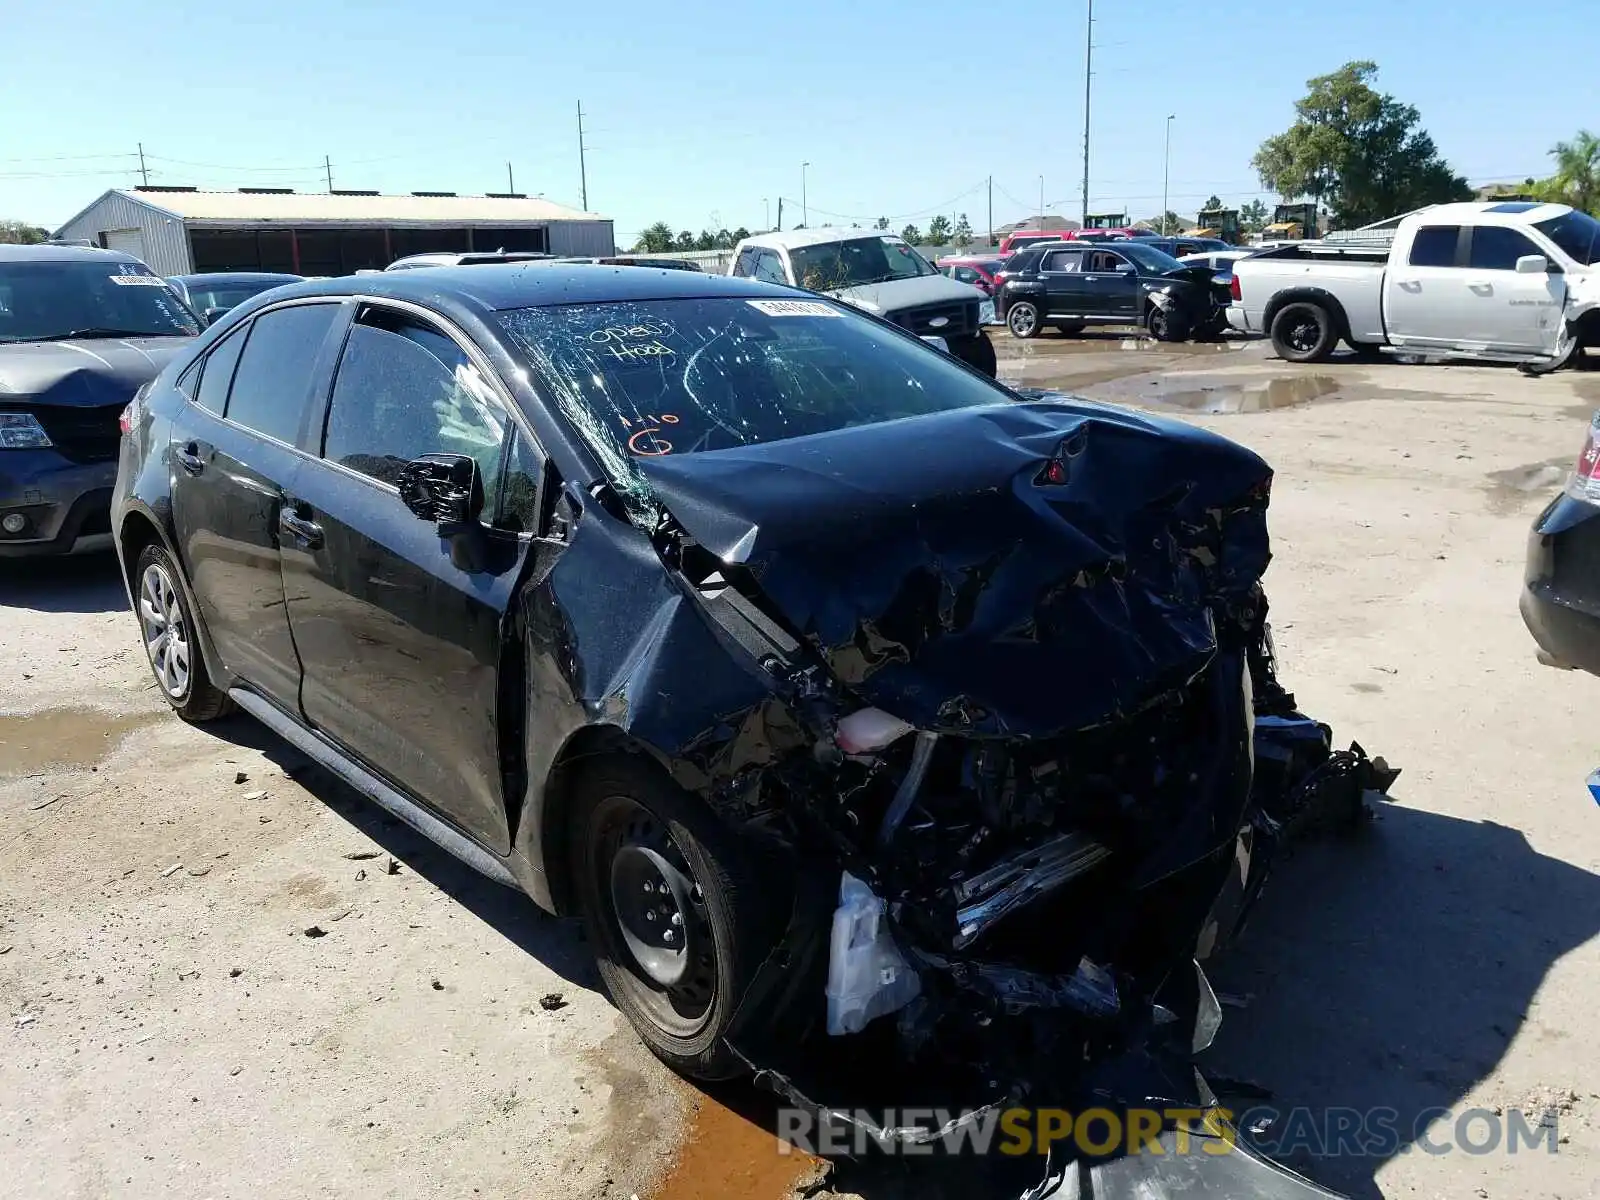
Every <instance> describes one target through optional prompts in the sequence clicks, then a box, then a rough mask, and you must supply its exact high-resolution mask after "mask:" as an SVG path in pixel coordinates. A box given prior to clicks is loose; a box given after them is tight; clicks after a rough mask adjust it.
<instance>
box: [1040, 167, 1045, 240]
mask: <svg viewBox="0 0 1600 1200" xmlns="http://www.w3.org/2000/svg"><path fill="white" fill-rule="evenodd" d="M1039 232H1040V233H1043V232H1044V176H1043V175H1041V176H1039Z"/></svg>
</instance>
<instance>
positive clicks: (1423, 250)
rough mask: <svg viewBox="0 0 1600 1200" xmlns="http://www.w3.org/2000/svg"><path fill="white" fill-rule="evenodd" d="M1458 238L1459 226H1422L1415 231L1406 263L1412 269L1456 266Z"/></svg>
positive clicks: (1459, 234) (1459, 233)
mask: <svg viewBox="0 0 1600 1200" xmlns="http://www.w3.org/2000/svg"><path fill="white" fill-rule="evenodd" d="M1460 237H1461V227H1460V226H1459V225H1424V226H1423V227H1422V228H1421V229H1419V230H1417V236H1416V240H1415V241H1413V242H1412V243H1411V257H1410V258H1409V259H1407V261H1408V262H1409V263H1410V264H1411V265H1412V266H1413V267H1453V266H1455V265H1456V242H1457V241H1458V240H1460Z"/></svg>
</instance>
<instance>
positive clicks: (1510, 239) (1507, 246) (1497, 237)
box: [1455, 225, 1567, 354]
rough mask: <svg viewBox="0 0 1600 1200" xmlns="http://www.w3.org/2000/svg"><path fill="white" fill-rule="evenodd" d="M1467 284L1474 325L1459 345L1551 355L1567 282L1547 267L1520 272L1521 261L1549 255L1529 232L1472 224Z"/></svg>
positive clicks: (1463, 331) (1460, 337) (1459, 335)
mask: <svg viewBox="0 0 1600 1200" xmlns="http://www.w3.org/2000/svg"><path fill="white" fill-rule="evenodd" d="M1469 233H1470V236H1471V242H1470V245H1469V247H1468V250H1467V272H1466V273H1467V278H1466V281H1465V282H1466V288H1467V292H1468V293H1469V295H1470V296H1471V302H1470V303H1469V304H1468V306H1467V311H1468V312H1469V313H1470V319H1469V322H1468V324H1466V325H1464V326H1463V327H1462V328H1461V329H1460V330H1458V331H1456V334H1455V336H1456V341H1457V344H1458V345H1459V344H1461V343H1462V342H1465V343H1467V344H1468V345H1469V346H1478V345H1481V346H1485V347H1487V348H1489V349H1494V350H1509V351H1513V352H1517V353H1524V354H1550V353H1553V352H1554V350H1555V342H1556V336H1557V334H1558V333H1559V331H1560V329H1561V326H1562V316H1561V310H1562V306H1563V304H1564V303H1565V301H1566V291H1567V289H1566V280H1565V277H1564V276H1562V275H1558V274H1550V273H1547V272H1544V271H1541V272H1539V273H1538V274H1537V275H1518V274H1517V259H1519V258H1521V257H1523V256H1524V255H1528V254H1539V255H1544V256H1545V258H1546V259H1547V260H1548V257H1549V256H1548V255H1545V252H1544V251H1543V250H1542V249H1540V248H1539V247H1538V246H1536V245H1535V244H1534V243H1533V241H1532V239H1530V238H1529V237H1528V235H1527V234H1525V233H1523V232H1521V231H1520V230H1517V229H1512V228H1510V227H1509V226H1505V225H1474V226H1471V227H1470V228H1469Z"/></svg>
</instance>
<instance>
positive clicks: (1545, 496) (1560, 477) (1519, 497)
mask: <svg viewBox="0 0 1600 1200" xmlns="http://www.w3.org/2000/svg"><path fill="white" fill-rule="evenodd" d="M1571 469H1572V462H1571V460H1570V459H1565V458H1561V459H1556V458H1552V459H1547V460H1546V461H1544V462H1539V463H1528V464H1527V465H1526V466H1521V467H1510V468H1508V469H1506V470H1504V471H1490V472H1489V482H1488V484H1487V486H1486V488H1485V490H1486V491H1487V493H1488V496H1489V511H1490V512H1492V513H1494V514H1495V515H1496V516H1501V517H1505V516H1510V515H1511V514H1513V513H1516V512H1520V511H1521V510H1522V509H1524V508H1532V507H1534V506H1535V505H1543V504H1545V503H1547V502H1548V501H1549V500H1550V498H1551V497H1552V496H1554V495H1555V494H1556V493H1557V492H1558V491H1560V490H1561V488H1562V487H1563V486H1564V485H1565V484H1566V482H1567V473H1568V472H1569V471H1570V470H1571Z"/></svg>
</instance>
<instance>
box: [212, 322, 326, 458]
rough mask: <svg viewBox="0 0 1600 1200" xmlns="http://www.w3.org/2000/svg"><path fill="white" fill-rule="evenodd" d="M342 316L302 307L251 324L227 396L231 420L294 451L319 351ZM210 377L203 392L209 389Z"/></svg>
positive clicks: (228, 413)
mask: <svg viewBox="0 0 1600 1200" xmlns="http://www.w3.org/2000/svg"><path fill="white" fill-rule="evenodd" d="M338 314H339V306H338V305H337V304H297V305H295V306H293V307H291V308H276V309H273V310H272V311H271V312H264V313H262V314H261V315H260V316H259V317H257V318H256V319H255V320H254V321H252V322H251V323H250V333H249V335H248V336H247V337H246V338H244V339H243V341H244V350H243V352H242V353H241V354H240V355H239V365H238V368H237V369H236V370H235V371H234V373H233V388H232V390H231V391H229V393H228V407H227V417H228V420H230V421H235V422H237V423H238V424H240V425H243V426H245V427H246V428H247V429H254V430H255V431H256V432H257V433H264V434H266V435H267V436H268V437H272V438H277V439H278V440H279V441H280V442H287V443H289V444H290V445H291V446H292V445H293V444H294V442H295V437H296V435H297V434H298V432H299V430H300V418H301V416H302V415H304V413H305V408H306V402H307V400H308V399H309V398H310V395H311V377H312V372H314V371H315V370H316V365H317V352H318V351H319V350H321V349H322V343H323V341H324V339H326V338H327V336H328V330H329V329H330V328H332V326H333V321H334V318H335V317H336V316H338ZM206 365H207V366H208V367H209V366H211V364H210V363H207V364H206ZM205 375H206V373H202V374H201V376H200V390H201V392H202V393H203V392H206V391H207V390H208V383H209V381H208V380H207V379H206V377H205Z"/></svg>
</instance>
